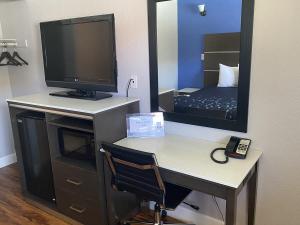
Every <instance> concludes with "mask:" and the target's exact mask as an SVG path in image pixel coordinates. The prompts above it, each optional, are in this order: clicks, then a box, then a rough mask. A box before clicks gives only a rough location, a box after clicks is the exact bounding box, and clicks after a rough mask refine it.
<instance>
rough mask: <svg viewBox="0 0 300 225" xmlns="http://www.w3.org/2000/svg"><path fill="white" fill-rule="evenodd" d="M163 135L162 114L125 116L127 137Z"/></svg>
mask: <svg viewBox="0 0 300 225" xmlns="http://www.w3.org/2000/svg"><path fill="white" fill-rule="evenodd" d="M164 135H165V129H164V116H163V113H140V114H130V115H127V137H161V136H164Z"/></svg>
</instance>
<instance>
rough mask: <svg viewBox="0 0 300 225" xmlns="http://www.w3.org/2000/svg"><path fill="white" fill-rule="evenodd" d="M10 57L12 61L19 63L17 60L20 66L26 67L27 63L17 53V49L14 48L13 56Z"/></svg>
mask: <svg viewBox="0 0 300 225" xmlns="http://www.w3.org/2000/svg"><path fill="white" fill-rule="evenodd" d="M12 57H13V59H15V60H17V61H18V62H19V60H20V61H21V65H23V64H25V65H27V66H28V62H27V61H26V60H25V59H23V58H22V57H21V56H20V54H19V53H18V52H17V49H16V48H15V49H14V52H13V54H12ZM22 63H23V64H22Z"/></svg>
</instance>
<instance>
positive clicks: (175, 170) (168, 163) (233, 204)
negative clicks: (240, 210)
mask: <svg viewBox="0 0 300 225" xmlns="http://www.w3.org/2000/svg"><path fill="white" fill-rule="evenodd" d="M115 144H117V145H120V146H123V147H127V148H132V149H136V150H141V151H144V152H150V153H154V154H155V155H156V158H157V162H158V165H159V168H160V172H161V175H162V178H163V180H164V181H165V182H169V183H173V184H176V185H179V186H184V187H186V188H189V189H192V190H195V191H200V192H203V193H206V194H209V195H214V196H217V197H219V198H222V199H225V200H226V223H225V224H226V225H235V224H236V209H237V196H238V194H239V193H240V192H241V190H242V188H243V187H244V186H245V185H247V186H248V225H254V218H255V204H256V184H257V172H258V161H259V158H260V157H261V155H262V152H261V151H259V150H254V149H250V151H249V153H248V156H247V159H246V160H238V159H230V160H229V163H228V164H225V165H222V164H216V163H214V162H213V161H212V160H211V159H210V152H211V151H212V150H213V149H215V148H217V147H224V146H222V144H219V143H215V142H208V141H203V140H199V139H193V138H189V137H182V136H177V135H170V134H167V135H166V136H165V137H160V138H145V139H138V138H125V139H123V140H120V141H118V142H116V143H115ZM222 154H223V153H222Z"/></svg>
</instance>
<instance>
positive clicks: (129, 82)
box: [126, 79, 133, 98]
mask: <svg viewBox="0 0 300 225" xmlns="http://www.w3.org/2000/svg"><path fill="white" fill-rule="evenodd" d="M132 81H133V79H129V81H128V85H127V90H126V97H127V98H128V96H129V95H128V92H129V88H130V85H131V82H132Z"/></svg>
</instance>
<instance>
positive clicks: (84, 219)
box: [56, 189, 102, 225]
mask: <svg viewBox="0 0 300 225" xmlns="http://www.w3.org/2000/svg"><path fill="white" fill-rule="evenodd" d="M56 198H57V199H56V203H57V208H58V210H59V212H61V213H62V214H64V215H66V216H68V217H70V218H72V219H74V220H76V221H78V222H81V223H83V224H85V225H101V224H102V223H101V218H100V215H101V211H100V210H101V209H100V206H99V202H97V201H95V200H89V199H84V198H83V197H82V196H79V195H76V194H71V193H68V192H66V191H64V190H61V189H57V190H56Z"/></svg>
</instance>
